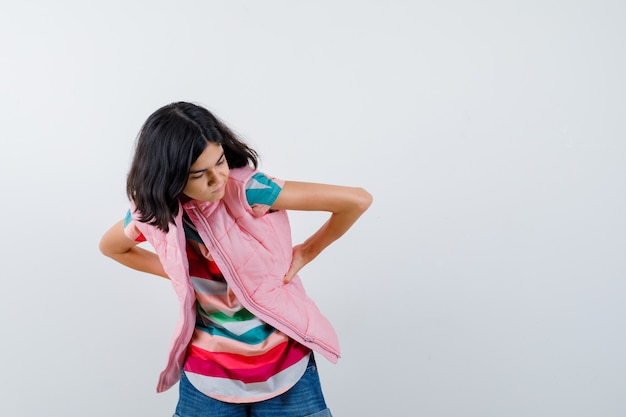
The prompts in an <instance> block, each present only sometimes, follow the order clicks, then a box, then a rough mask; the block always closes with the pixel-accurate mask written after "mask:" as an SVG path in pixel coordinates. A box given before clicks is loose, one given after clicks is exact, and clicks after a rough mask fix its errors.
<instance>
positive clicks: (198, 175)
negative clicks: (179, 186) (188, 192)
mask: <svg viewBox="0 0 626 417" xmlns="http://www.w3.org/2000/svg"><path fill="white" fill-rule="evenodd" d="M203 175H204V173H203V172H201V173H199V174H193V175H190V176H189V178H191V179H192V180H199V179H200V178H202V176H203Z"/></svg>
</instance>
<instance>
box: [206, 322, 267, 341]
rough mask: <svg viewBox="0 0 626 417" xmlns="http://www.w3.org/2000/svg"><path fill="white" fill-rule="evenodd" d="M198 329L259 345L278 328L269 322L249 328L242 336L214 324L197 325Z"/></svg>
mask: <svg viewBox="0 0 626 417" xmlns="http://www.w3.org/2000/svg"><path fill="white" fill-rule="evenodd" d="M196 329H198V330H202V331H203V332H207V333H208V334H210V335H213V336H222V337H226V338H229V339H233V340H237V341H238V342H243V343H246V344H248V345H257V344H259V343H261V342H263V341H265V339H267V338H268V337H269V336H270V335H271V334H272V333H274V332H275V331H276V329H274V328H273V327H272V326H270V325H268V324H263V325H261V326H257V327H255V328H254V329H251V330H248V331H247V332H245V333H244V334H242V335H241V336H237V335H236V334H234V333H231V332H229V331H228V330H226V329H220V328H218V327H214V326H208V327H205V326H200V325H197V326H196Z"/></svg>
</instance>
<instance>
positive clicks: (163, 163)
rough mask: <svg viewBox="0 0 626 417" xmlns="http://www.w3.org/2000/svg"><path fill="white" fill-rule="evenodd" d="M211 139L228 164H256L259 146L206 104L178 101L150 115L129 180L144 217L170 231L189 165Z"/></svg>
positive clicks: (131, 196)
mask: <svg viewBox="0 0 626 417" xmlns="http://www.w3.org/2000/svg"><path fill="white" fill-rule="evenodd" d="M209 142H211V143H218V144H221V145H222V148H223V149H224V156H225V157H226V162H227V163H228V166H229V167H230V168H241V167H244V166H248V165H252V166H254V168H257V165H258V154H257V153H256V151H255V150H253V149H252V148H250V147H248V145H246V144H245V143H244V142H242V141H241V140H239V139H238V138H237V137H236V135H235V134H234V133H233V132H232V131H231V130H230V129H228V127H226V126H225V125H224V124H223V123H222V122H221V121H220V120H218V119H217V118H216V117H215V116H214V115H213V114H211V112H210V111H208V110H207V109H205V108H204V107H201V106H198V105H196V104H192V103H186V102H177V103H172V104H168V105H167V106H164V107H161V108H160V109H158V110H157V111H155V112H154V113H152V115H150V117H148V120H146V122H145V123H144V125H143V127H142V128H141V131H140V132H139V136H138V138H137V144H136V147H135V155H134V157H133V161H132V164H131V167H130V170H129V172H128V177H127V179H126V194H127V195H128V198H129V199H130V200H132V201H133V202H134V203H135V205H136V207H137V211H138V212H139V213H140V217H139V220H140V221H141V222H146V223H148V224H150V225H153V226H156V227H158V228H159V229H161V230H163V231H164V232H167V231H168V230H169V224H170V223H173V222H174V217H175V216H176V215H177V214H178V210H179V197H180V195H181V194H182V192H183V190H184V189H185V185H186V184H187V180H188V178H189V170H190V167H191V165H193V163H194V162H195V160H196V159H198V157H199V156H200V154H201V153H202V152H203V151H204V150H205V148H206V146H207V144H208V143H209Z"/></svg>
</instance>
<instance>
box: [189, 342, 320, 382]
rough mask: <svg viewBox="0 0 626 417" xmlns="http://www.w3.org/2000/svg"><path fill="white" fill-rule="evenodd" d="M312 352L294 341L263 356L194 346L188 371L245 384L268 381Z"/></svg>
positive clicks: (191, 348)
mask: <svg viewBox="0 0 626 417" xmlns="http://www.w3.org/2000/svg"><path fill="white" fill-rule="evenodd" d="M309 352H310V350H309V348H307V347H305V346H303V345H301V344H299V343H297V342H295V341H293V340H290V341H289V342H286V343H282V344H280V345H278V346H276V347H275V348H274V349H272V350H270V351H268V352H267V353H266V354H264V355H259V356H244V355H237V354H233V353H224V352H220V353H214V352H207V351H205V350H203V349H199V348H197V347H195V346H191V347H190V349H189V351H188V356H187V360H186V361H185V370H186V371H189V372H193V373H196V374H201V375H205V376H210V377H216V378H228V379H232V380H238V381H241V382H243V383H244V384H250V383H255V382H264V381H267V380H268V379H269V378H271V377H273V376H274V375H276V374H277V373H279V372H281V371H283V370H285V369H287V368H289V367H290V366H292V365H294V364H296V363H298V362H299V361H300V360H301V359H302V358H304V357H305V356H306V355H307V354H308V353H309Z"/></svg>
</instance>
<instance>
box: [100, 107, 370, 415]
mask: <svg viewBox="0 0 626 417" xmlns="http://www.w3.org/2000/svg"><path fill="white" fill-rule="evenodd" d="M257 165H258V160H257V153H256V152H255V151H254V150H253V149H251V148H250V147H248V146H247V145H246V144H245V143H243V142H242V141H240V140H239V139H238V138H237V137H236V136H235V135H234V134H233V133H232V132H231V131H230V130H229V129H228V128H227V127H226V126H225V125H224V124H223V123H221V122H220V121H219V120H218V119H217V118H216V117H215V116H214V115H213V114H211V113H210V112H209V111H208V110H207V109H205V108H203V107H200V106H198V105H195V104H191V103H185V102H179V103H173V104H170V105H167V106H164V107H162V108H161V109H159V110H157V111H156V112H155V113H153V114H152V115H151V116H150V117H149V118H148V120H147V121H146V122H145V124H144V126H143V128H142V129H141V132H140V134H139V137H138V140H137V145H136V150H135V155H134V159H133V161H132V164H131V168H130V172H129V174H128V179H127V194H128V197H129V199H130V201H131V209H130V210H129V211H128V214H127V215H126V218H125V219H123V220H120V221H119V222H117V223H116V224H114V225H113V226H112V227H111V229H109V230H108V231H107V232H106V233H105V234H104V236H103V237H102V240H101V242H100V250H101V251H102V253H103V254H104V255H106V256H109V257H111V258H113V259H114V260H116V261H118V262H120V263H122V264H123V265H126V266H128V267H130V268H133V269H137V270H139V271H143V272H148V273H151V274H155V275H159V276H162V277H164V278H169V279H170V280H171V281H172V285H173V288H174V290H175V291H176V294H177V296H178V299H179V302H180V315H179V320H178V322H177V325H176V329H175V334H174V337H173V340H172V345H171V351H170V354H169V358H168V361H167V366H166V368H165V370H164V371H163V372H162V374H161V376H160V379H159V384H158V386H157V391H158V392H162V391H164V390H167V389H169V388H170V387H172V386H173V385H174V384H176V383H177V382H179V381H180V383H179V391H180V397H179V400H178V404H177V406H176V414H175V416H179V417H192V416H193V417H198V416H330V415H331V414H330V411H329V410H328V408H327V407H326V404H325V401H324V397H323V395H322V391H321V388H320V384H319V377H318V375H317V371H316V366H315V359H314V356H313V351H315V352H317V353H319V354H321V355H323V356H324V357H326V358H327V359H329V360H330V361H331V362H333V363H335V362H336V361H337V359H338V358H339V345H338V342H337V337H336V334H335V332H334V330H333V328H332V326H331V325H330V323H329V322H328V320H327V319H326V318H325V317H324V316H323V315H322V314H321V313H320V311H319V310H318V309H317V307H316V305H315V304H314V302H313V301H312V300H311V299H310V298H308V297H307V295H306V294H305V291H304V288H303V286H302V283H301V281H300V279H299V277H298V275H297V274H298V271H300V269H302V267H304V266H305V265H306V264H308V263H309V262H311V261H312V260H313V259H314V258H315V257H316V256H317V255H319V254H320V252H322V250H324V249H325V248H326V247H327V246H328V245H330V244H331V243H332V242H333V241H335V240H336V239H337V238H339V237H340V236H341V235H343V234H344V233H345V232H346V231H347V230H348V229H349V228H350V227H351V226H352V224H353V223H354V222H355V221H356V220H357V219H358V218H359V216H360V215H361V214H362V213H363V212H364V211H365V210H366V209H367V208H368V207H369V205H370V204H371V201H372V197H371V196H370V194H368V193H367V192H366V191H365V190H363V189H362V188H352V187H342V186H335V185H324V184H313V183H305V182H292V181H281V180H279V179H277V178H273V177H269V176H267V175H265V174H263V173H261V172H259V171H257V170H256V168H257ZM286 210H317V211H320V210H321V211H327V212H330V217H329V219H328V221H327V222H326V223H324V224H323V225H322V226H321V227H320V228H319V230H317V231H316V232H315V233H314V234H313V235H312V236H311V237H309V238H308V239H306V240H305V241H304V242H303V243H301V244H298V245H295V246H292V242H291V233H290V229H289V222H288V219H287V214H286ZM143 241H148V242H149V243H150V244H151V246H152V247H153V248H154V250H155V252H156V253H155V252H152V251H149V250H146V249H143V248H141V247H139V246H137V244H138V243H140V242H143Z"/></svg>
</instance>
